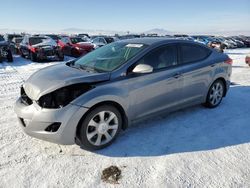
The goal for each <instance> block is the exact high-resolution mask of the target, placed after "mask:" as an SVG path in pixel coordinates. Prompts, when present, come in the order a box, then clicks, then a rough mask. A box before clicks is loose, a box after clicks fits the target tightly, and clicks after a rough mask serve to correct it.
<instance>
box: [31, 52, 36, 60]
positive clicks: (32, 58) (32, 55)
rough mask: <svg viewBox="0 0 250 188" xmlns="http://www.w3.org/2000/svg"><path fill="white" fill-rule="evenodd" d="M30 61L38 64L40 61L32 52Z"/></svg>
mask: <svg viewBox="0 0 250 188" xmlns="http://www.w3.org/2000/svg"><path fill="white" fill-rule="evenodd" d="M30 60H31V61H33V62H37V61H38V59H37V55H36V54H35V53H33V52H30Z"/></svg>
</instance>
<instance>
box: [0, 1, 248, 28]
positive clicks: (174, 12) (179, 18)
mask: <svg viewBox="0 0 250 188" xmlns="http://www.w3.org/2000/svg"><path fill="white" fill-rule="evenodd" d="M0 6H1V11H0V18H1V22H0V29H5V28H8V29H26V30H62V29H66V28H80V29H102V30H116V31H130V32H143V31H147V30H150V29H153V28H162V29H166V30H169V31H181V32H192V31H194V30H195V31H196V32H209V31H224V30H226V31H231V30H234V31H235V30H250V0H187V1H185V0H153V1H151V0H148V1H147V0H126V1H119V0H105V1H100V0H99V1H98V0H89V1H83V0H43V1H38V0H22V1H20V0H5V1H1V4H0Z"/></svg>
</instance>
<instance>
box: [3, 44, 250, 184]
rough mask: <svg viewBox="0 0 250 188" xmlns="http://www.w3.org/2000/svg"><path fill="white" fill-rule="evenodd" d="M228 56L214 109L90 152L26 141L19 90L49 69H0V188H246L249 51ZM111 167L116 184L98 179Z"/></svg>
mask: <svg viewBox="0 0 250 188" xmlns="http://www.w3.org/2000/svg"><path fill="white" fill-rule="evenodd" d="M227 53H228V54H229V55H230V57H231V58H232V59H233V60H234V64H233V75H232V82H233V84H232V86H231V89H230V91H229V93H228V95H227V97H226V98H225V99H224V100H223V102H222V104H221V106H219V107H218V108H216V109H206V108H203V107H202V106H196V107H192V108H189V109H185V110H182V111H178V112H175V113H172V114H170V115H168V116H165V117H158V118H154V119H151V120H148V121H145V122H143V123H140V124H137V125H135V126H133V127H131V128H129V129H127V130H126V131H125V132H123V133H122V134H121V135H120V136H119V137H118V139H117V140H116V142H115V143H114V144H113V145H111V146H110V147H108V148H106V149H104V150H101V151H98V152H93V153H92V152H87V151H84V150H82V149H80V148H79V147H78V146H76V145H73V146H60V145H57V144H52V143H48V142H45V141H41V140H37V139H34V138H31V137H29V136H27V135H25V134H24V133H23V132H22V130H21V128H20V127H19V125H18V123H17V120H16V115H15V114H14V112H13V103H14V101H15V100H16V98H17V97H18V95H19V87H20V85H21V84H22V83H23V81H24V80H25V79H27V78H28V76H29V75H30V74H32V73H33V72H35V71H36V70H39V69H40V68H42V67H45V66H48V65H52V64H55V63H31V62H30V61H28V60H25V59H22V58H21V57H18V56H17V57H15V62H14V63H12V64H8V63H3V64H0V112H1V116H0V187H6V188H7V187H8V188H9V187H15V188H17V187H202V188H204V187H250V67H248V66H247V65H246V64H245V62H244V58H245V55H246V54H247V53H250V49H235V50H228V51H227ZM110 165H116V166H118V167H119V168H120V169H121V170H122V178H121V180H120V181H119V184H116V185H111V184H107V183H103V182H102V181H101V172H102V170H103V169H104V168H106V167H108V166H110Z"/></svg>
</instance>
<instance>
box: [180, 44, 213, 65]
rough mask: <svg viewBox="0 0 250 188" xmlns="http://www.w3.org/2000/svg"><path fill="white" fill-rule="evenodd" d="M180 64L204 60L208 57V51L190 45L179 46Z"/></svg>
mask: <svg viewBox="0 0 250 188" xmlns="http://www.w3.org/2000/svg"><path fill="white" fill-rule="evenodd" d="M180 50H181V63H190V62H196V61H200V60H203V59H205V58H206V57H208V56H209V54H210V50H209V49H207V48H205V47H202V46H198V45H193V44H192V45H191V44H182V45H181V49H180Z"/></svg>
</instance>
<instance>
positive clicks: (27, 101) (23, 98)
mask: <svg viewBox="0 0 250 188" xmlns="http://www.w3.org/2000/svg"><path fill="white" fill-rule="evenodd" d="M21 102H22V103H23V104H25V105H27V106H28V105H31V104H32V103H33V102H32V100H31V99H30V98H29V97H28V96H27V94H26V93H25V91H24V89H23V87H21Z"/></svg>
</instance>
